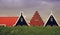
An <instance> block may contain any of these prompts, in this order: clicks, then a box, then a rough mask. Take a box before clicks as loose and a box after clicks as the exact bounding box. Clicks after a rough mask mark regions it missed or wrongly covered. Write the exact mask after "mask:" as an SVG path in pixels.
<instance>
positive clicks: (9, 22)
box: [0, 17, 18, 26]
mask: <svg viewBox="0 0 60 35" xmlns="http://www.w3.org/2000/svg"><path fill="white" fill-rule="evenodd" d="M17 19H18V17H0V25H6V26H13V25H14V24H15V22H16V21H17Z"/></svg>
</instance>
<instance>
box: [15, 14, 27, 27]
mask: <svg viewBox="0 0 60 35" xmlns="http://www.w3.org/2000/svg"><path fill="white" fill-rule="evenodd" d="M15 26H28V24H27V22H26V21H25V19H24V17H23V15H22V13H21V16H20V17H19V18H18V20H17V22H16V24H15Z"/></svg>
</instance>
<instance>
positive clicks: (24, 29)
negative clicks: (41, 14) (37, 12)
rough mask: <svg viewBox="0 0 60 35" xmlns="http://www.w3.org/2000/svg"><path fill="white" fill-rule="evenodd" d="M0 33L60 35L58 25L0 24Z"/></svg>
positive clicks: (6, 34)
mask: <svg viewBox="0 0 60 35" xmlns="http://www.w3.org/2000/svg"><path fill="white" fill-rule="evenodd" d="M0 35H60V27H56V26H53V27H50V26H48V27H39V26H38V27H34V26H30V27H28V26H17V27H3V26H0Z"/></svg>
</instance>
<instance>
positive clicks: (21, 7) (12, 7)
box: [0, 0, 60, 22]
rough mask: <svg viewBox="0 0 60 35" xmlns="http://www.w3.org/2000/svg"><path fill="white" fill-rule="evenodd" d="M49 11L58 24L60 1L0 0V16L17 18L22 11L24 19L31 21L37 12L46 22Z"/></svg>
mask: <svg viewBox="0 0 60 35" xmlns="http://www.w3.org/2000/svg"><path fill="white" fill-rule="evenodd" d="M52 8H53V9H52ZM51 10H52V11H53V14H54V16H55V17H56V19H57V20H58V21H59V22H60V19H59V18H60V0H0V16H19V14H20V13H19V12H20V11H23V12H24V15H25V17H26V19H27V20H31V18H32V16H33V15H34V13H35V11H38V12H39V14H40V16H41V17H42V19H43V20H44V21H46V19H47V18H48V16H49V14H50V13H51Z"/></svg>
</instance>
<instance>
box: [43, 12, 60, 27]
mask: <svg viewBox="0 0 60 35" xmlns="http://www.w3.org/2000/svg"><path fill="white" fill-rule="evenodd" d="M44 26H59V24H58V22H57V20H56V18H55V17H54V15H53V14H52V12H51V14H50V16H49V17H48V20H47V21H46V23H45V25H44Z"/></svg>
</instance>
